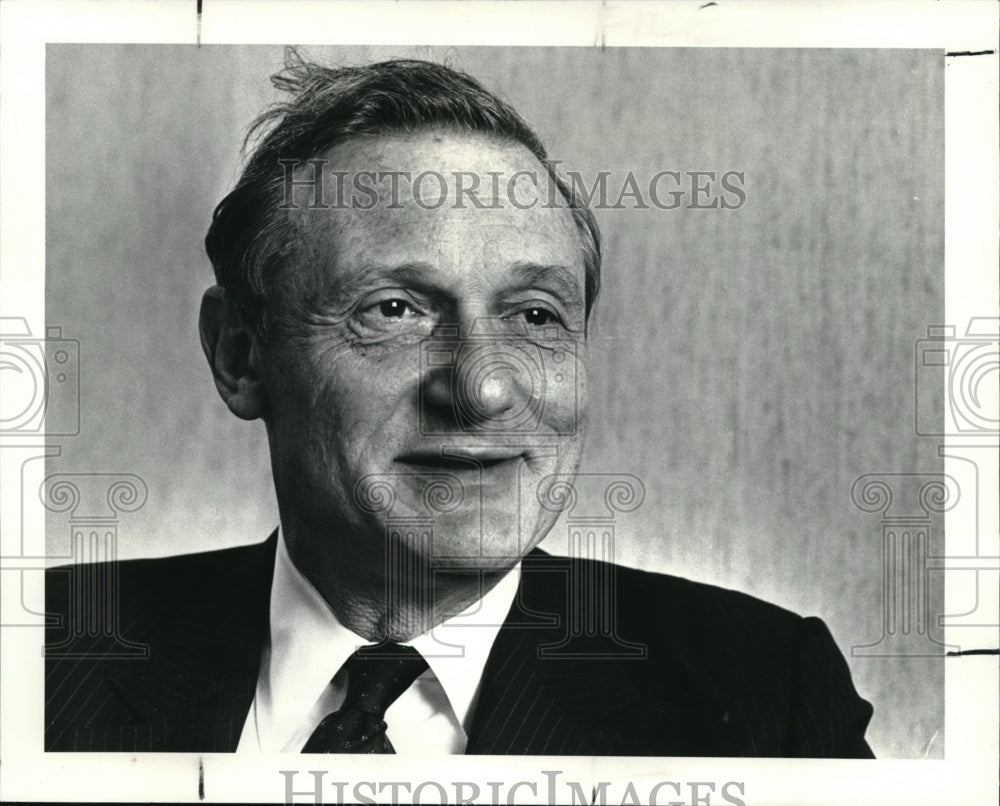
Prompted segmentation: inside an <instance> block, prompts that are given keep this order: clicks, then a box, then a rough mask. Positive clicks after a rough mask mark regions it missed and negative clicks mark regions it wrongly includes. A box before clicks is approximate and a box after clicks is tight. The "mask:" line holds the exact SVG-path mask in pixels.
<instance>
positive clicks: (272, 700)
mask: <svg viewBox="0 0 1000 806" xmlns="http://www.w3.org/2000/svg"><path fill="white" fill-rule="evenodd" d="M519 580H520V563H518V564H517V565H516V566H515V567H514V568H513V569H512V570H511V572H510V573H508V574H506V575H505V576H504V577H503V579H502V580H501V581H500V582H499V583H497V584H496V585H495V586H494V587H493V588H492V589H491V590H489V591H488V592H487V593H486V595H485V596H483V597H482V599H480V600H478V601H476V602H473V603H472V604H471V605H470V606H469V607H468V608H466V609H465V610H463V611H462V612H461V613H459V614H457V615H455V616H451V617H449V618H448V619H446V620H445V621H444V622H442V623H441V624H439V625H438V626H437V627H435V628H433V629H432V630H430V631H429V632H427V633H424V634H423V635H420V636H418V637H416V638H414V639H413V640H412V641H408V642H407V644H408V645H410V646H412V647H414V648H415V649H416V650H417V651H419V652H420V653H421V655H423V656H424V658H425V659H426V660H427V664H428V666H429V667H430V670H431V672H433V674H434V675H435V676H436V677H437V679H438V682H439V683H440V684H441V687H442V689H443V690H444V692H445V695H446V696H447V698H448V702H449V704H450V705H451V707H452V710H453V711H454V712H455V716H456V717H457V719H458V722H459V724H461V725H462V726H463V727H464V728H465V729H466V731H467V730H468V725H469V721H470V717H471V714H472V711H473V709H474V707H475V701H476V697H477V694H478V690H479V683H480V679H481V678H482V675H483V669H484V668H485V666H486V660H487V658H488V657H489V653H490V649H491V648H492V647H493V642H494V641H495V640H496V636H497V633H498V632H499V631H500V627H501V626H502V625H503V623H504V620H505V619H506V616H507V613H508V611H509V610H510V606H511V604H512V603H513V601H514V597H515V595H516V594H517V587H518V582H519ZM270 639H271V640H270V649H269V652H268V658H267V680H266V685H265V686H264V687H263V693H264V695H265V697H264V699H265V702H264V703H263V707H264V708H265V709H267V710H268V711H272V712H273V710H274V709H275V706H276V704H278V703H280V704H281V706H280V711H281V712H282V713H285V714H291V713H295V712H298V713H302V714H305V713H306V712H307V711H308V710H309V708H310V707H311V706H312V704H313V703H314V702H315V701H316V700H317V698H318V697H319V696H320V694H322V692H323V690H324V688H325V687H326V686H327V684H328V683H329V682H330V679H331V678H332V677H333V675H334V674H335V673H336V672H337V670H338V669H340V667H341V666H342V665H343V664H344V662H345V661H346V660H347V659H348V657H350V655H351V653H352V652H354V650H355V649H356V648H357V647H359V646H362V645H365V644H368V643H370V642H369V641H367V640H365V639H364V638H362V637H361V636H359V635H357V634H356V633H354V632H353V631H351V630H349V629H348V628H347V627H345V626H344V625H342V624H341V623H340V622H339V621H338V620H337V617H336V615H334V612H333V610H331V609H330V606H329V605H328V604H327V603H326V600H325V599H323V597H322V596H321V595H320V593H319V591H317V590H316V588H315V587H314V586H313V585H312V583H311V582H310V581H309V580H308V579H306V577H305V576H304V575H303V574H302V573H301V572H300V571H299V570H298V568H296V567H295V564H294V563H293V562H292V559H291V557H290V556H289V554H288V549H287V548H286V546H285V541H284V534H283V533H282V534H280V535H279V539H278V547H277V552H276V555H275V564H274V579H273V581H272V583H271V604H270Z"/></svg>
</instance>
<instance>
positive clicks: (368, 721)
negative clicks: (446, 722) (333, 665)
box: [302, 643, 427, 753]
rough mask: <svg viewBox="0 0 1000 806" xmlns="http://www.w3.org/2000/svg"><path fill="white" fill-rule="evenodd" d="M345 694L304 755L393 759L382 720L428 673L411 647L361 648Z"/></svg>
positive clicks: (351, 665)
mask: <svg viewBox="0 0 1000 806" xmlns="http://www.w3.org/2000/svg"><path fill="white" fill-rule="evenodd" d="M343 668H344V669H346V670H347V694H346V695H345V696H344V702H343V704H342V705H341V706H340V708H339V709H338V710H336V711H334V712H333V713H332V714H327V715H326V716H325V717H323V721H322V722H320V723H319V726H318V727H317V728H316V730H314V731H313V734H312V736H310V737H309V741H307V742H306V745H305V747H303V748H302V752H303V753H395V752H396V751H395V750H394V749H393V747H392V743H391V742H390V741H389V738H388V737H387V736H386V735H385V731H386V725H385V720H384V719H383V717H384V716H385V712H386V711H387V710H388V709H389V706H390V705H392V704H393V703H394V702H395V701H396V699H397V698H398V697H399V695H400V694H402V693H403V692H404V691H406V689H408V688H409V687H410V684H411V683H413V681H414V680H416V679H417V678H418V677H419V676H420V675H421V673H422V672H423V671H424V669H426V668H427V661H425V660H424V659H423V658H422V657H421V656H420V653H419V652H417V650H415V649H414V648H413V647H409V646H400V645H399V644H390V643H385V644H376V645H373V646H365V647H361V648H360V649H359V650H358V651H357V652H355V653H354V654H353V655H351V657H350V658H348V660H347V662H346V663H345V664H344V667H343Z"/></svg>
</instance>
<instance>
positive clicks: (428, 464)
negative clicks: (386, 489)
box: [396, 447, 526, 472]
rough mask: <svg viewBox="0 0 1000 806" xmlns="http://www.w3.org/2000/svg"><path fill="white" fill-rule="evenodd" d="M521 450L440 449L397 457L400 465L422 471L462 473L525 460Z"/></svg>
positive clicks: (414, 452) (413, 452)
mask: <svg viewBox="0 0 1000 806" xmlns="http://www.w3.org/2000/svg"><path fill="white" fill-rule="evenodd" d="M525 458H526V457H525V455H524V453H523V451H521V450H513V449H508V448H451V447H444V448H438V450H437V451H412V452H409V453H404V454H401V455H400V456H397V457H396V461H397V462H399V463H400V464H405V465H409V466H410V467H414V468H417V469H421V470H428V471H438V472H440V471H448V472H462V471H470V470H477V469H481V470H489V469H491V468H494V467H499V466H500V465H504V464H507V463H511V462H516V461H520V460H523V459H525Z"/></svg>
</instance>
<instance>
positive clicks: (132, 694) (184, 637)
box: [107, 532, 277, 752]
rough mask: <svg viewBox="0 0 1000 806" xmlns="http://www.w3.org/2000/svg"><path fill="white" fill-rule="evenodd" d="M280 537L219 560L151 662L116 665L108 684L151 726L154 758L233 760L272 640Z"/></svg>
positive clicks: (161, 633)
mask: <svg viewBox="0 0 1000 806" xmlns="http://www.w3.org/2000/svg"><path fill="white" fill-rule="evenodd" d="M276 545H277V533H276V532H275V534H272V535H271V537H270V538H269V539H268V540H267V541H266V542H265V543H262V544H260V545H257V546H251V547H248V548H246V549H244V550H242V551H240V550H234V552H224V553H220V555H218V556H217V557H214V558H212V559H209V560H207V561H206V562H205V563H204V564H203V565H202V566H201V567H199V568H198V571H197V574H196V575H195V576H193V577H189V578H188V579H187V580H185V581H186V582H187V583H188V585H189V586H190V587H189V588H188V589H187V590H185V591H180V592H179V593H180V595H179V596H178V597H177V599H176V600H175V601H174V607H173V609H167V608H164V610H163V612H162V617H161V618H160V619H159V622H158V624H157V625H156V627H155V628H154V631H153V632H152V633H151V637H150V638H149V639H148V640H149V643H150V645H151V647H152V650H151V655H150V658H149V660H148V661H146V662H142V661H140V662H131V663H126V664H117V665H116V666H115V667H113V668H112V669H111V670H110V671H109V672H108V674H107V679H108V682H109V683H110V684H111V686H112V687H113V688H114V689H115V691H116V692H117V693H118V695H119V696H120V697H121V698H122V699H123V700H124V701H125V703H126V704H127V705H128V707H129V708H130V709H131V710H132V711H133V712H134V713H136V714H137V715H138V716H139V717H140V718H141V719H142V720H143V722H144V723H145V727H144V728H143V730H144V731H145V733H146V736H145V740H144V741H143V744H145V743H147V742H148V743H149V745H150V749H151V750H164V751H189V750H199V751H204V752H231V751H234V750H235V749H236V745H237V743H238V742H239V737H240V733H241V730H242V727H243V722H244V720H245V718H246V715H247V713H248V711H249V708H250V705H251V703H252V701H253V696H254V691H255V689H256V682H257V674H258V670H259V664H260V654H261V649H262V646H263V643H264V641H265V640H266V639H267V625H268V611H269V604H270V583H271V576H272V571H273V566H274V550H275V546H276Z"/></svg>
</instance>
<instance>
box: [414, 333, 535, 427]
mask: <svg viewBox="0 0 1000 806" xmlns="http://www.w3.org/2000/svg"><path fill="white" fill-rule="evenodd" d="M442 347H443V348H444V352H445V355H444V360H442V361H441V362H440V365H438V366H434V367H430V368H428V369H429V371H428V372H427V374H426V375H425V377H424V390H423V393H424V401H425V403H426V404H427V407H428V408H429V409H432V410H434V411H428V412H426V413H428V414H432V413H433V414H436V416H437V417H439V418H440V417H447V418H448V420H449V421H450V422H451V423H452V424H453V425H456V426H458V427H459V429H462V428H477V429H479V428H481V429H483V430H487V431H492V430H497V429H505V428H512V429H515V430H516V429H518V427H519V426H518V423H519V421H520V420H521V419H522V418H523V417H524V416H525V415H527V416H528V417H529V418H530V416H531V414H532V412H533V409H534V408H537V405H538V404H539V403H540V400H539V399H538V389H536V388H535V387H536V386H538V385H539V381H540V380H541V379H540V378H536V377H535V376H536V375H538V372H537V368H535V367H534V366H533V364H535V363H537V362H535V361H532V360H531V357H530V355H529V354H527V353H526V350H525V345H519V344H517V343H516V342H509V341H504V340H500V339H495V338H494V339H491V338H485V339H476V338H470V339H466V340H463V341H461V342H453V343H451V345H450V346H449V347H446V346H445V345H442Z"/></svg>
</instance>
